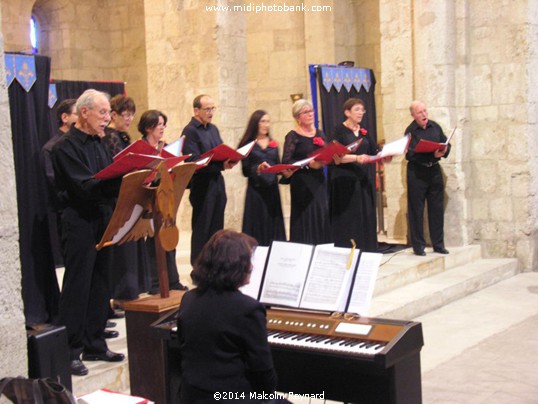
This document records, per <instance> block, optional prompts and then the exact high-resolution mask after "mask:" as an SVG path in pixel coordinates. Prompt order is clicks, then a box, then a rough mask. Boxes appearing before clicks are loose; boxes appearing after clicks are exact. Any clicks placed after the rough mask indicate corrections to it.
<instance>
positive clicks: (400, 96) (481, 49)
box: [380, 0, 538, 270]
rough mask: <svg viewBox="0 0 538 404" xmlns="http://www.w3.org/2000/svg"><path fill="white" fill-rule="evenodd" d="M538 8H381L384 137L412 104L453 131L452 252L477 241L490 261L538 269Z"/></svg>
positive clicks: (398, 172)
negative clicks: (536, 85)
mask: <svg viewBox="0 0 538 404" xmlns="http://www.w3.org/2000/svg"><path fill="white" fill-rule="evenodd" d="M535 9H536V6H535V5H534V3H533V2H526V1H518V2H514V3H510V4H508V3H506V4H503V5H499V7H491V5H490V4H489V3H488V2H486V1H472V2H471V1H470V2H467V1H449V2H436V3H431V2H424V1H407V0H402V1H399V2H391V4H390V5H389V4H385V3H380V15H381V49H382V50H381V59H382V69H381V71H382V77H383V87H382V89H381V91H382V93H383V123H384V126H385V133H386V134H389V133H390V134H398V133H401V130H402V129H403V128H405V126H406V125H407V124H408V123H409V122H410V120H411V118H410V117H409V112H408V105H409V103H410V101H411V100H413V99H416V98H418V99H422V100H424V101H425V102H426V103H427V105H428V106H429V113H430V118H431V119H433V120H436V121H437V122H439V123H440V124H441V126H442V127H443V128H444V129H445V131H446V132H450V131H451V130H452V128H454V127H455V126H456V125H457V126H458V131H457V134H456V137H455V139H454V140H453V141H452V145H453V149H452V152H451V155H450V156H449V158H448V159H447V160H446V161H444V162H443V167H444V172H445V175H446V179H447V187H446V202H447V204H446V214H445V220H446V225H445V240H446V242H447V245H449V246H450V245H465V244H469V243H479V244H481V245H482V247H483V253H484V255H485V256H495V257H514V256H517V257H518V259H519V261H520V265H521V267H522V268H523V269H526V270H531V269H534V270H536V268H537V265H538V263H537V260H536V256H537V253H536V244H537V237H536V232H537V220H536V209H533V207H534V208H535V207H536V187H537V185H536V181H537V177H536V176H535V175H534V176H533V175H532V174H533V173H536V170H537V168H536V156H535V155H536V153H534V149H533V148H532V147H531V146H533V145H534V146H535V145H536V139H535V138H536V134H535V119H536V115H535V112H536V107H535V105H536V104H535V98H536V95H535V94H534V89H533V87H532V86H531V83H533V82H535V81H536V79H535V77H534V76H535V75H536V73H535V71H536V70H533V67H535V65H536V56H535V55H536V53H535V49H534V47H535V46H536V45H535V42H536V39H537V38H536V31H535V28H534V27H535V26H536V18H537V14H536V10H535ZM531 11H533V12H531ZM493 50H495V51H493ZM387 137H388V138H389V136H387ZM388 140H390V138H389V139H388ZM401 160H402V159H397V160H396V161H395V162H394V163H393V164H391V165H390V166H387V178H388V182H389V183H388V185H387V188H388V204H389V207H388V210H389V229H390V234H392V235H393V236H396V237H402V236H403V235H405V234H406V211H407V209H406V197H407V195H406V192H405V164H404V163H403V162H402V161H401Z"/></svg>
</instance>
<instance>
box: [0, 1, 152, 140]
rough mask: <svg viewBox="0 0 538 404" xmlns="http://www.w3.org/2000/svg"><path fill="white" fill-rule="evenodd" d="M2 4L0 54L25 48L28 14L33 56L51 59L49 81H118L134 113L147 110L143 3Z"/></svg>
mask: <svg viewBox="0 0 538 404" xmlns="http://www.w3.org/2000/svg"><path fill="white" fill-rule="evenodd" d="M2 5H3V8H4V17H3V22H4V24H3V25H4V27H5V28H4V35H5V38H6V51H9V52H21V51H26V52H28V51H29V50H30V49H31V45H30V39H29V35H28V32H29V23H28V22H29V20H30V17H31V16H32V15H34V16H35V18H36V20H37V24H38V30H39V36H40V39H41V42H40V44H39V53H40V54H41V55H45V56H49V57H50V58H51V60H52V63H51V69H52V71H51V77H52V78H53V79H58V80H80V81H102V80H107V81H108V80H111V81H124V82H125V83H126V89H127V92H128V94H129V95H130V96H131V97H133V99H134V100H135V102H136V103H137V107H138V110H139V111H144V110H145V109H147V107H148V102H147V77H146V70H145V66H146V63H145V59H146V54H145V50H146V48H145V32H144V25H145V22H144V3H143V0H106V1H105V0H88V1H84V2H74V1H70V0H37V1H35V0H18V1H6V0H2ZM112 95H114V94H112ZM133 134H134V135H136V129H135V132H134V133H133Z"/></svg>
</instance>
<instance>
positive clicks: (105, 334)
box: [103, 330, 120, 338]
mask: <svg viewBox="0 0 538 404" xmlns="http://www.w3.org/2000/svg"><path fill="white" fill-rule="evenodd" d="M119 336H120V333H119V332H117V331H114V330H105V331H103V337H105V338H118V337H119Z"/></svg>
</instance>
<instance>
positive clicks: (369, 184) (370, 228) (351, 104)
mask: <svg viewBox="0 0 538 404" xmlns="http://www.w3.org/2000/svg"><path fill="white" fill-rule="evenodd" d="M365 113H366V111H365V109H364V102H363V101H362V100H360V99H357V98H350V99H348V100H347V101H346V102H345V103H344V115H345V116H346V120H345V121H344V122H343V123H341V124H339V125H337V126H336V127H335V129H334V137H333V139H334V140H336V141H338V142H340V143H342V144H343V145H347V144H350V143H352V142H354V141H356V140H357V139H359V138H360V139H362V143H361V144H360V146H359V147H358V148H357V149H356V150H355V151H353V152H352V153H350V154H346V155H344V156H342V157H340V158H338V157H336V158H335V162H336V166H334V167H333V168H332V170H331V177H332V178H331V181H332V182H331V225H332V229H333V237H334V243H335V245H336V246H338V247H350V246H351V242H350V239H353V240H355V242H356V243H357V246H358V248H360V249H361V250H362V251H368V252H375V251H377V224H376V203H375V172H374V170H375V164H370V163H368V162H369V160H370V157H369V156H373V155H375V154H377V151H378V148H377V144H376V143H375V142H374V141H373V140H372V139H371V137H370V136H368V133H367V132H366V129H364V128H361V126H360V123H361V121H362V118H363V116H364V114H365Z"/></svg>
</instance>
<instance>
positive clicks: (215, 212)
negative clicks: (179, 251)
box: [189, 173, 227, 264]
mask: <svg viewBox="0 0 538 404" xmlns="http://www.w3.org/2000/svg"><path fill="white" fill-rule="evenodd" d="M190 188H191V193H190V196H189V200H190V202H191V205H192V222H191V224H192V236H191V264H194V262H195V261H196V258H197V257H198V255H199V254H200V251H202V247H203V246H204V245H205V243H206V242H207V241H208V240H209V239H210V238H211V236H212V235H213V234H215V233H216V232H217V231H219V230H221V229H222V228H223V227H224V209H225V208H226V202H227V198H226V188H225V186H224V178H222V175H221V174H220V173H218V174H195V175H194V177H193V178H192V181H191V187H190Z"/></svg>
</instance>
